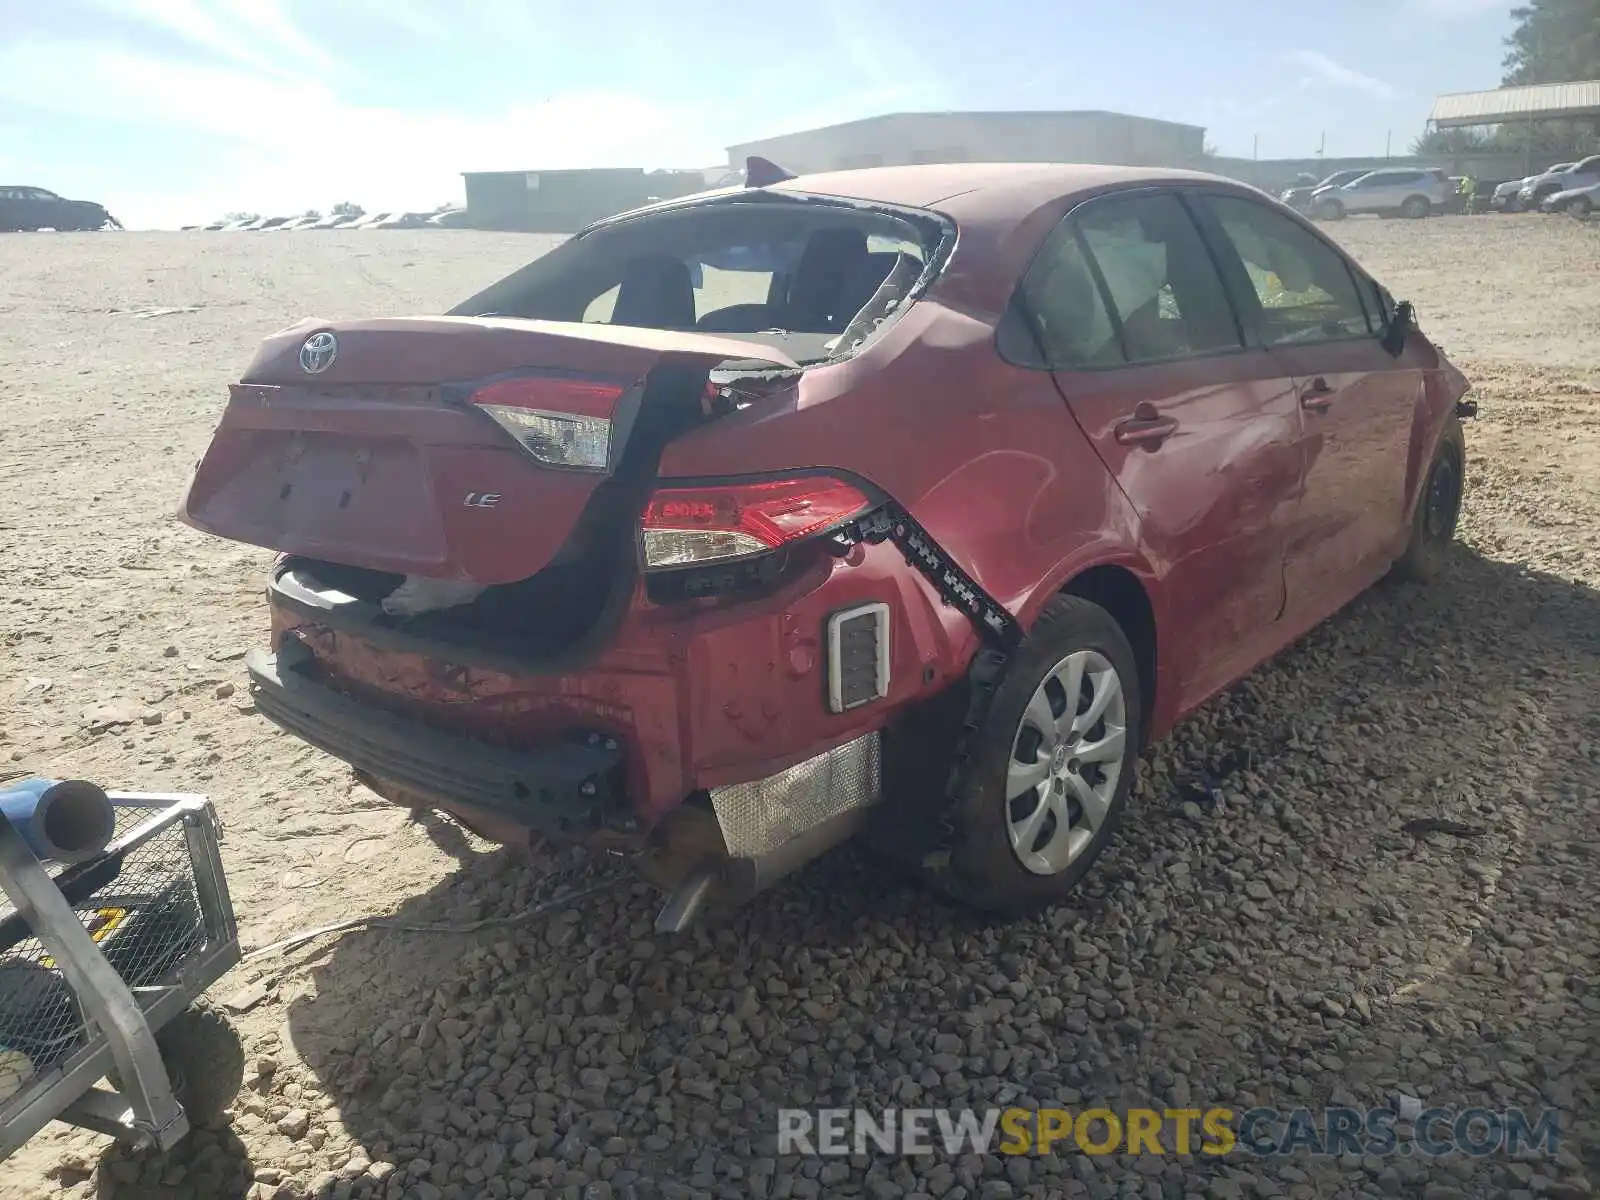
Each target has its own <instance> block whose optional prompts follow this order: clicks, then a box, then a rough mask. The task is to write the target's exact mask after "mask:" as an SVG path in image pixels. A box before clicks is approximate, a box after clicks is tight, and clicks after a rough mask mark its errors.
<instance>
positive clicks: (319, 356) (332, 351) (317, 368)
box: [300, 333, 339, 375]
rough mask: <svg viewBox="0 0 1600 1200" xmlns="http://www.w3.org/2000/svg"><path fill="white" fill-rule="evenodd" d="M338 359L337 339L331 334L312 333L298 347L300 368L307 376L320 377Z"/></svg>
mask: <svg viewBox="0 0 1600 1200" xmlns="http://www.w3.org/2000/svg"><path fill="white" fill-rule="evenodd" d="M338 357H339V339H338V338H336V337H334V336H333V334H331V333H313V334H312V335H311V336H310V337H308V338H307V339H306V340H305V344H304V345H303V346H301V347H300V366H301V367H302V368H303V369H304V370H305V373H306V374H307V375H320V374H322V372H324V371H326V370H327V369H328V368H329V367H331V366H333V360H334V359H336V358H338Z"/></svg>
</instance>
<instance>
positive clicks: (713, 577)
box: [183, 189, 955, 928]
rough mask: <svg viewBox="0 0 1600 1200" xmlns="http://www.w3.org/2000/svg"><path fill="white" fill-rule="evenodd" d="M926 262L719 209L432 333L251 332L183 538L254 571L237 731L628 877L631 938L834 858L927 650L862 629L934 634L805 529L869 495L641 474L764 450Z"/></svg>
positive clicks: (855, 217)
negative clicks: (299, 744)
mask: <svg viewBox="0 0 1600 1200" xmlns="http://www.w3.org/2000/svg"><path fill="white" fill-rule="evenodd" d="M954 237H955V230H954V227H953V225H952V224H951V223H949V222H948V221H946V220H944V219H943V218H940V217H937V216H935V215H934V214H932V213H930V212H926V211H923V210H897V209H894V208H893V207H889V206H883V205H873V204H863V203H856V202H850V201H844V200H838V199H833V198H828V197H812V196H806V195H803V194H799V193H789V194H784V193H778V192H768V191H762V190H759V189H749V190H746V191H741V192H735V193H731V194H725V195H719V196H714V197H711V198H706V199H698V200H693V201H689V202H681V201H680V202H673V203H670V204H668V205H662V206H657V207H656V208H654V209H652V210H648V211H645V212H642V213H639V214H631V215H626V216H624V217H621V218H613V219H611V220H609V221H606V222H602V223H601V224H599V225H597V226H595V227H592V228H591V229H590V230H588V231H586V232H585V233H584V234H581V235H579V236H578V237H575V238H573V239H571V240H570V241H568V242H567V243H565V244H563V245H562V246H561V247H558V248H557V249H556V250H554V251H552V252H551V253H550V254H548V255H545V256H544V257H542V258H540V259H537V260H535V261H534V262H532V263H530V264H529V265H528V266H526V267H524V268H522V269H521V270H519V271H517V272H514V273H513V274H511V275H510V276H508V277H507V278H505V279H503V280H501V281H500V282H499V283H497V284H495V285H493V286H492V287H490V288H488V289H487V290H486V291H484V292H482V293H480V294H479V295H478V296H475V297H473V298H472V299H470V300H468V301H466V302H465V303H463V304H462V305H459V306H457V308H455V309H454V310H452V311H451V312H450V313H449V314H446V315H443V316H434V317H411V318H389V319H375V320H358V321H341V322H324V321H306V322H303V323H301V324H299V325H297V326H295V327H293V328H291V329H287V330H283V331H281V332H279V333H277V334H275V335H273V336H272V337H270V338H268V339H267V340H266V342H264V343H263V345H262V347H261V349H260V351H259V352H258V354H257V356H256V358H255V360H254V361H253V362H252V363H251V365H250V367H249V368H248V369H247V370H246V371H245V373H244V375H243V376H242V378H241V380H240V382H239V383H237V384H235V385H234V386H233V387H232V389H231V392H230V397H229V403H228V406H227V409H226V411H225V413H224V416H223V418H222V421H221V423H220V425H219V428H218V430H217V432H216V434H215V437H214V439H213V441H212V444H211V447H210V449H209V450H208V452H207V454H206V456H205V459H204V460H203V461H202V463H201V465H200V467H199V469H198V471H197V473H196V476H195V479H194V482H193V484H192V486H191V489H190V492H189V495H188V498H187V500H186V502H185V505H184V510H183V517H184V520H185V521H186V522H187V523H189V524H190V525H192V526H194V527H196V528H198V529H201V530H204V531H206V532H209V533H212V534H215V535H217V536H221V537H225V538H230V539H233V540H236V541H241V542H245V543H249V544H253V545H258V546H263V547H267V548H270V549H272V550H275V551H278V552H279V557H278V558H277V560H276V561H275V563H274V565H273V567H272V570H271V575H270V579H269V584H268V591H269V599H270V604H271V610H272V633H271V645H270V646H269V647H266V648H264V649H261V650H258V651H256V652H253V653H252V654H251V655H250V656H249V660H248V668H249V671H250V676H251V683H252V689H253V693H254V696H255V699H256V702H257V705H258V707H259V708H260V711H261V712H262V713H263V714H264V715H265V716H267V717H268V718H269V719H271V720H272V721H274V722H275V723H276V724H278V725H279V726H281V727H282V728H284V729H285V730H287V731H289V732H290V733H292V734H294V735H295V736H297V737H299V738H301V739H302V740H304V741H306V742H307V743H309V744H311V745H314V746H317V747H319V748H321V749H323V750H325V751H327V752H329V753H331V754H333V755H335V756H337V757H339V758H341V759H343V760H344V761H346V762H347V763H349V764H350V765H351V766H352V767H353V768H354V770H355V771H356V773H357V775H358V777H359V778H361V779H362V781H363V782H365V783H366V784H367V785H368V786H370V787H371V788H373V790H375V791H377V792H378V793H379V794H381V795H383V796H385V797H387V798H389V799H391V800H393V801H395V802H396V803H400V804H405V805H408V806H411V807H425V808H437V809H440V810H442V811H445V812H448V813H450V814H452V815H453V816H455V817H456V818H457V819H459V820H461V821H462V822H463V823H464V824H466V825H467V826H468V827H469V828H471V829H473V830H474V831H475V832H477V833H480V834H482V835H484V836H486V837H489V838H491V839H493V840H497V841H502V842H519V841H524V840H527V839H529V838H531V837H538V836H541V835H543V836H553V837H557V838H560V839H563V840H574V841H581V842H584V843H586V844H590V845H594V846H598V847H602V848H606V849H612V850H616V851H619V852H622V853H627V854H632V855H635V856H636V861H637V862H638V864H639V865H640V867H641V868H642V869H643V870H644V871H645V873H646V874H647V875H648V876H649V877H650V878H652V879H653V880H654V881H655V882H657V883H658V884H660V885H661V886H663V887H664V888H668V889H671V890H672V892H673V896H672V899H671V900H670V901H669V903H668V907H667V909H666V910H664V912H663V914H662V925H663V927H666V928H681V927H682V926H683V925H684V924H686V923H687V922H688V921H689V920H690V919H692V917H693V916H694V914H695V912H696V911H698V909H699V907H700V906H701V904H702V903H703V902H704V901H705V900H706V898H707V897H708V896H711V895H719V896H721V897H723V898H724V899H727V900H730V901H735V902H736V901H737V900H739V899H742V898H745V897H747V896H748V895H750V894H753V893H754V892H755V891H759V890H761V889H762V888H764V887H765V886H767V885H768V884H770V883H771V882H773V881H774V880H775V879H777V878H781V877H782V876H783V875H784V874H787V873H788V872H789V871H790V870H792V869H793V868H794V867H796V866H798V865H800V864H802V863H803V862H805V861H807V860H809V859H810V858H812V857H814V856H815V855H816V854H817V853H819V852H820V851H821V850H823V849H826V848H827V847H828V846H830V845H833V844H835V843H836V842H838V841H840V840H842V839H843V838H844V837H847V836H848V835H849V834H850V833H852V832H853V831H854V830H855V828H856V827H857V826H858V825H859V824H860V823H861V821H862V819H863V816H864V813H865V812H866V810H867V809H868V808H870V807H871V806H872V804H873V803H874V802H875V801H876V799H877V797H878V794H879V783H880V773H881V763H880V756H881V751H880V748H879V736H880V733H881V730H882V729H883V727H884V725H885V724H886V722H887V721H888V718H889V716H890V714H891V713H892V712H893V710H894V707H895V702H896V700H897V697H900V696H905V695H909V694H910V691H909V690H908V689H909V687H910V684H911V683H919V682H921V681H920V680H919V678H918V677H919V676H920V674H921V672H922V669H923V668H922V667H921V666H920V665H919V664H920V662H921V661H923V660H926V659H927V658H928V656H929V653H930V652H929V651H928V649H927V647H923V649H922V650H920V651H919V650H918V648H917V647H916V646H913V645H909V644H905V645H895V646H891V644H890V639H889V636H888V629H889V625H890V623H891V621H890V614H891V613H893V614H895V615H896V616H897V617H899V618H901V619H899V620H897V621H896V622H894V623H895V625H896V628H918V629H922V630H924V631H925V634H924V636H925V637H931V638H933V639H934V640H936V641H938V640H940V639H941V638H942V637H943V632H942V631H943V630H944V628H945V626H944V624H943V622H942V620H941V618H940V616H939V615H938V614H937V613H934V612H932V611H931V609H932V608H933V607H937V600H936V599H932V598H931V593H930V592H929V590H928V588H927V587H926V585H925V584H924V583H923V582H922V581H921V580H919V579H917V578H916V577H915V575H914V573H912V572H908V571H907V569H906V563H905V560H904V558H903V557H902V556H901V555H900V554H899V553H898V552H896V551H895V550H894V549H893V548H892V547H890V546H887V545H883V544H879V545H865V544H856V545H853V546H851V545H846V544H844V543H843V542H842V541H841V539H840V538H839V537H838V536H837V535H838V534H839V533H840V532H841V531H842V530H845V529H847V528H853V527H854V525H855V523H857V522H859V521H861V520H862V519H863V518H864V517H866V516H868V515H869V514H871V513H874V512H878V511H880V510H881V509H882V508H883V506H884V504H885V502H886V500H887V497H885V496H884V495H883V494H882V493H881V492H880V491H879V490H878V488H877V486H876V485H875V484H874V483H873V481H871V480H868V479H864V478H860V477H858V476H856V475H854V474H853V473H851V472H850V471H848V470H844V469H841V468H839V467H837V466H833V465H829V464H815V463H804V462H797V463H794V464H793V466H792V469H789V470H784V471H780V472H772V471H766V472H763V473H762V474H760V475H753V476H751V475H744V474H741V473H740V472H739V471H738V470H737V469H734V470H730V472H729V473H728V474H727V475H726V476H718V477H716V478H694V479H679V478H670V479H665V478H662V477H661V475H660V470H659V468H660V463H661V458H662V453H663V451H664V450H665V448H666V447H668V446H669V445H671V444H672V443H673V442H675V441H677V440H678V439H681V438H685V437H687V436H690V435H694V436H696V437H700V438H715V437H716V436H717V430H718V428H719V423H727V424H729V425H730V426H735V425H744V426H748V424H749V423H750V422H752V421H770V422H771V428H770V429H769V431H768V433H769V436H776V437H781V436H782V428H783V414H784V413H785V412H788V411H793V410H794V409H795V408H796V407H797V406H799V405H801V404H802V403H803V401H802V399H801V392H802V388H801V384H802V380H803V379H804V378H805V376H806V374H807V373H808V372H814V371H820V370H826V369H837V368H838V367H839V366H840V364H842V363H845V362H847V361H848V360H850V359H852V358H853V357H855V356H857V355H859V354H862V353H863V352H864V351H869V350H870V348H871V347H872V346H873V345H874V344H875V343H877V342H879V341H881V339H882V338H883V336H884V335H885V333H886V332H887V331H888V330H889V329H890V328H891V327H892V326H893V325H894V324H895V322H896V321H897V320H899V319H900V318H901V317H902V316H903V315H904V313H905V312H906V311H908V310H909V308H910V307H911V306H912V305H913V304H914V303H915V301H916V299H917V297H918V296H919V295H920V294H921V293H922V291H923V290H925V289H926V288H927V287H928V285H929V284H930V282H931V281H932V280H933V279H934V278H936V277H937V275H938V273H939V271H940V269H941V267H942V264H943V262H944V261H945V258H946V257H947V255H948V253H949V251H950V248H951V246H952V245H953V241H954ZM841 419H843V418H841ZM941 649H947V647H943V646H941ZM901 666H905V667H906V670H905V671H904V672H903V674H904V676H905V681H902V680H901V679H899V678H898V677H897V671H898V668H899V667H901ZM907 681H909V682H907Z"/></svg>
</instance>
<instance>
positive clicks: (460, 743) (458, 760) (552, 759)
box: [245, 641, 623, 835]
mask: <svg viewBox="0 0 1600 1200" xmlns="http://www.w3.org/2000/svg"><path fill="white" fill-rule="evenodd" d="M309 657H310V656H309V653H308V652H307V651H306V650H305V649H304V648H303V647H300V646H298V644H297V643H294V642H292V641H291V642H286V643H285V644H284V646H283V649H282V650H281V651H280V652H279V653H278V654H276V655H271V654H266V653H264V652H262V651H259V650H256V651H252V652H251V653H250V654H249V655H247V656H246V659H245V665H246V667H247V669H248V670H249V672H250V687H251V691H252V693H253V696H254V699H255V702H256V707H257V708H258V709H260V711H261V713H262V715H264V716H265V717H266V718H267V719H268V720H270V721H272V722H273V723H274V724H276V725H278V726H280V727H281V728H283V729H285V730H287V731H288V732H290V733H292V734H294V735H295V736H296V737H297V738H299V739H300V740H301V741H304V742H307V743H309V744H310V745H313V746H315V747H317V748H318V749H319V750H323V751H326V752H327V753H329V754H331V755H333V756H334V757H335V758H339V759H342V760H344V761H345V762H347V763H349V764H350V765H351V766H352V767H355V768H356V769H357V770H359V771H364V772H367V773H368V774H371V775H375V776H379V777H381V778H384V779H391V780H393V781H394V782H395V783H397V784H400V785H402V786H404V787H406V788H410V789H413V790H415V791H418V792H421V793H423V794H425V795H432V796H437V797H439V798H441V799H446V800H456V801H459V802H460V803H462V804H467V805H472V806H474V807H477V808H481V809H484V810H485V811H487V812H492V813H494V814H496V815H498V816H501V817H506V818H509V819H511V820H513V821H516V822H518V823H519V824H522V825H526V826H528V827H529V828H531V829H534V830H537V831H539V832H541V833H550V834H564V835H573V834H581V833H584V832H587V831H590V830H593V829H596V828H599V827H600V825H601V824H602V822H603V820H604V818H605V817H606V815H607V814H608V813H614V812H615V811H616V810H617V808H618V806H619V805H620V803H621V798H622V779H623V759H622V752H621V750H620V749H606V748H605V743H604V742H603V741H599V740H598V739H597V740H596V743H595V744H590V743H586V742H574V743H572V744H569V745H564V746H551V747H546V748H543V749H540V750H508V749H505V748H504V747H500V746H493V745H490V744H488V743H487V742H480V741H477V740H475V739H473V738H465V737H459V736H457V735H455V734H449V733H443V732H441V731H439V730H437V729H432V728H430V727H428V726H426V725H422V724H420V723H418V722H416V721H412V720H408V719H406V718H404V717H400V716H397V715H395V714H394V713H388V712H384V711H382V710H380V709H374V708H372V707H370V706H368V705H365V704H362V703H360V702H358V701H355V700H352V699H350V698H349V697H348V696H344V695H341V694H340V693H339V692H336V691H334V690H333V689H332V688H329V687H324V686H323V685H321V684H319V683H316V682H315V681H313V680H311V679H309V678H307V677H306V676H305V675H304V674H303V673H301V671H300V670H299V668H300V667H302V666H303V665H304V664H305V662H306V661H307V660H308V659H309Z"/></svg>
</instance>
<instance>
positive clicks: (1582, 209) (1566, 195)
mask: <svg viewBox="0 0 1600 1200" xmlns="http://www.w3.org/2000/svg"><path fill="white" fill-rule="evenodd" d="M1539 208H1540V209H1541V210H1542V211H1544V212H1551V213H1560V212H1564V213H1567V214H1569V215H1571V216H1574V217H1587V216H1588V215H1589V214H1590V213H1592V212H1594V211H1595V209H1597V208H1600V183H1591V184H1589V185H1588V186H1587V187H1576V188H1567V189H1566V190H1565V191H1560V192H1552V193H1551V194H1550V195H1548V196H1546V197H1545V198H1544V200H1543V201H1542V202H1541V203H1540V205H1539Z"/></svg>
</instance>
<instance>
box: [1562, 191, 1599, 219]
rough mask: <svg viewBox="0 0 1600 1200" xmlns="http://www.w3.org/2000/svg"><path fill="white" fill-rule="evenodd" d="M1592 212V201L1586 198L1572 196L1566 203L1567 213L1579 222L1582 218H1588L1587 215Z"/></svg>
mask: <svg viewBox="0 0 1600 1200" xmlns="http://www.w3.org/2000/svg"><path fill="white" fill-rule="evenodd" d="M1593 211H1594V201H1592V200H1590V199H1589V197H1587V196H1574V197H1573V198H1572V199H1571V200H1568V201H1567V212H1568V213H1570V214H1571V215H1572V216H1574V217H1577V218H1578V219H1579V220H1583V219H1584V218H1586V217H1588V215H1589V214H1590V213H1591V212H1593Z"/></svg>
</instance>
